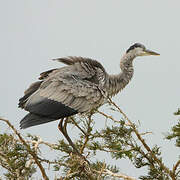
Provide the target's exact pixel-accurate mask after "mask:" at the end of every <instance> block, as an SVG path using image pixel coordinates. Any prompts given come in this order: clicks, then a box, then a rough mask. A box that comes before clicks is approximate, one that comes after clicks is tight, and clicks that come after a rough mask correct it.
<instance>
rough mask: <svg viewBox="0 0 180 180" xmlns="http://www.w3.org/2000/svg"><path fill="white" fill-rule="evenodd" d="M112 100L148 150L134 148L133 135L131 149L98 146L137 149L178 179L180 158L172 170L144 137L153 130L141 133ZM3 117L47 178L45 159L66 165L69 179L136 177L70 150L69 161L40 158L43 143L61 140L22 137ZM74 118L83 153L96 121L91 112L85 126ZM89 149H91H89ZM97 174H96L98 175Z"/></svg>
mask: <svg viewBox="0 0 180 180" xmlns="http://www.w3.org/2000/svg"><path fill="white" fill-rule="evenodd" d="M109 102H110V104H111V105H113V106H114V107H115V108H116V109H117V110H118V111H119V112H120V113H121V114H122V115H123V117H124V119H125V120H126V121H127V124H125V125H126V126H128V127H130V128H131V129H132V130H133V131H132V132H134V134H135V136H136V137H137V139H138V140H139V141H140V142H141V144H142V145H143V146H142V147H144V148H143V149H145V150H146V151H147V153H146V152H144V150H143V149H141V148H137V149H136V148H135V147H136V146H135V145H136V142H134V139H131V140H130V141H128V142H129V144H128V142H127V146H128V147H129V150H128V148H127V147H126V148H127V150H123V149H122V150H116V149H110V147H108V146H107V148H106V146H103V145H101V146H100V147H99V149H98V150H100V151H105V152H110V153H126V152H128V151H129V152H131V151H136V152H138V153H139V154H141V155H142V156H143V157H144V158H145V159H146V160H147V161H148V162H149V163H150V164H151V166H152V167H154V168H155V166H156V164H158V165H159V166H160V168H161V169H163V171H164V172H166V173H167V174H168V175H169V176H170V177H171V178H172V180H175V178H176V176H178V174H179V173H180V171H179V166H180V160H179V161H177V162H176V163H175V164H174V166H173V168H172V170H170V169H169V168H167V167H166V166H165V165H164V163H163V162H162V160H161V159H160V158H158V156H157V155H156V154H155V153H154V152H153V149H151V148H150V147H149V146H148V144H147V143H146V142H145V140H144V139H143V137H142V136H144V135H146V134H149V133H151V132H145V133H139V131H138V129H137V127H136V125H135V124H133V123H132V121H131V120H130V119H129V118H128V117H127V115H126V114H125V113H124V112H123V111H122V110H121V108H120V107H119V106H118V105H116V104H115V103H114V102H113V101H112V100H111V99H109ZM96 112H98V113H99V114H101V115H102V116H104V117H105V118H106V119H111V120H112V121H113V122H115V123H120V121H119V120H116V119H115V118H113V117H112V116H109V115H107V114H106V113H104V112H101V111H99V110H97V111H96ZM0 120H1V121H4V122H5V123H7V124H8V126H9V127H10V128H11V129H12V130H13V131H14V133H15V134H16V135H17V136H18V138H19V140H20V141H21V142H22V144H23V145H24V146H25V147H26V148H27V150H28V152H29V154H31V156H32V159H33V162H35V163H36V164H37V166H38V167H39V169H40V171H41V174H42V176H43V178H44V179H45V180H48V177H47V175H46V172H45V169H44V167H43V166H42V163H47V164H49V165H50V164H53V165H58V166H59V167H65V168H67V171H66V175H65V176H64V178H63V179H70V178H74V177H78V176H79V175H81V174H83V173H84V174H85V175H86V177H88V178H89V179H92V180H94V179H96V178H97V179H99V180H100V179H101V177H102V176H103V175H104V176H110V177H116V178H120V179H124V180H135V178H134V177H130V176H127V175H125V174H123V173H115V172H113V171H111V170H110V169H109V168H107V167H106V165H105V164H101V168H100V169H98V170H97V169H95V168H94V167H92V166H91V165H92V164H88V163H87V162H86V161H85V160H80V159H79V160H78V158H80V157H78V156H77V157H76V156H75V155H71V154H68V156H69V157H68V156H64V157H66V158H69V160H67V161H61V160H60V161H56V160H54V161H51V160H48V159H43V158H40V157H39V156H38V155H37V151H38V148H39V145H40V144H44V145H46V146H48V147H49V148H51V149H52V150H53V149H54V150H57V149H58V148H59V145H58V144H52V143H49V142H45V141H43V140H42V139H41V138H40V137H38V138H37V140H32V141H28V140H24V139H23V138H22V136H21V135H20V133H19V132H18V131H17V130H16V129H15V128H14V126H13V125H11V123H10V122H9V121H8V120H6V119H3V118H0ZM71 120H72V122H73V124H74V125H75V126H76V127H77V128H78V129H79V130H80V131H81V132H82V136H81V140H82V141H80V142H79V144H78V146H79V149H80V153H81V154H83V153H84V149H85V148H88V146H87V144H88V142H89V141H90V140H93V138H96V134H92V132H91V131H92V127H91V123H92V122H93V120H92V118H91V115H90V116H89V117H88V119H87V122H86V123H87V124H86V126H85V128H84V127H83V128H82V127H81V126H80V125H79V124H78V123H77V122H76V121H75V120H74V119H73V118H72V119H71ZM65 125H66V124H65ZM100 137H101V136H100ZM83 138H84V139H83ZM97 138H98V136H97ZM101 138H102V137H101ZM131 141H132V142H131ZM30 144H32V145H33V149H32V148H31V147H30ZM67 146H68V145H67ZM88 150H90V149H88ZM61 151H62V152H63V149H61ZM64 152H65V153H66V152H67V153H68V151H64ZM0 156H1V157H3V154H0ZM88 157H89V156H86V157H85V158H88ZM3 158H4V157H3ZM73 158H74V160H73ZM81 159H82V158H81ZM76 160H77V161H76ZM76 162H78V168H77V169H75V170H74V171H73V168H74V167H75V166H76ZM116 172H117V171H116ZM95 174H96V175H97V176H95Z"/></svg>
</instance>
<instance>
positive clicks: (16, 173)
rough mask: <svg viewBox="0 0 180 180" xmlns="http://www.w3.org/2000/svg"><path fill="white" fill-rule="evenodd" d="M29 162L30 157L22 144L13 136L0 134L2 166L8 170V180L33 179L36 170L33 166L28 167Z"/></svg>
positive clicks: (6, 173)
mask: <svg viewBox="0 0 180 180" xmlns="http://www.w3.org/2000/svg"><path fill="white" fill-rule="evenodd" d="M28 161H29V162H30V156H29V153H28V151H27V149H26V147H25V146H24V145H22V143H20V142H19V141H18V140H17V139H15V137H14V136H13V135H12V134H6V133H4V134H0V165H1V166H2V167H3V168H4V169H6V172H5V174H4V175H5V177H6V178H7V179H12V178H13V179H14V178H15V179H16V178H24V179H28V178H29V177H31V176H32V174H33V173H35V172H36V169H35V168H34V166H33V165H30V166H28V164H27V162H28ZM25 177H26V178H25Z"/></svg>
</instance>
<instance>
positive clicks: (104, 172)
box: [96, 169, 136, 180]
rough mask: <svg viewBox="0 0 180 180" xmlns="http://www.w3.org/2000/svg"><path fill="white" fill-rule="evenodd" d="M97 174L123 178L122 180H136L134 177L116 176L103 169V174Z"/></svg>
mask: <svg viewBox="0 0 180 180" xmlns="http://www.w3.org/2000/svg"><path fill="white" fill-rule="evenodd" d="M96 172H97V173H102V174H105V175H109V176H113V177H118V178H123V179H124V180H136V179H135V178H134V177H131V176H127V175H125V174H122V173H121V174H116V173H113V172H112V171H110V170H108V169H105V170H104V171H103V172H101V171H96Z"/></svg>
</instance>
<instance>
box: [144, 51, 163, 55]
mask: <svg viewBox="0 0 180 180" xmlns="http://www.w3.org/2000/svg"><path fill="white" fill-rule="evenodd" d="M144 53H145V54H144V55H147V56H148V55H154V56H159V55H160V54H159V53H157V52H154V51H151V50H148V49H145V50H144Z"/></svg>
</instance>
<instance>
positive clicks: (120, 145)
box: [0, 105, 180, 180]
mask: <svg viewBox="0 0 180 180" xmlns="http://www.w3.org/2000/svg"><path fill="white" fill-rule="evenodd" d="M111 109H112V111H113V112H114V113H117V112H119V113H120V115H122V114H123V118H121V119H120V120H119V119H114V118H113V117H112V116H109V115H107V114H105V113H104V112H99V113H100V114H101V115H103V118H102V121H103V119H104V120H106V121H109V120H110V121H111V123H109V124H108V123H107V124H106V126H103V128H102V129H100V130H96V129H95V128H94V116H93V113H92V114H90V115H89V116H86V117H83V116H82V117H79V118H70V119H69V120H68V125H71V126H75V127H76V128H77V129H78V130H79V136H77V138H76V140H75V141H74V145H75V147H76V148H77V151H78V152H79V154H77V153H74V152H73V148H72V147H71V146H70V145H69V144H68V143H66V141H65V140H64V139H61V140H59V141H58V142H57V143H54V144H52V143H49V142H44V141H43V140H42V139H41V138H39V137H37V136H34V135H31V134H28V135H27V137H26V138H22V137H21V136H20V134H19V133H18V132H17V130H16V129H15V128H14V127H13V126H12V125H11V124H10V122H9V121H7V120H3V119H0V120H3V121H4V122H6V123H7V124H8V126H9V127H10V128H11V129H12V131H13V133H9V134H7V133H4V134H0V166H1V167H2V168H3V170H4V177H5V178H6V179H20V180H21V179H25V180H29V179H31V178H34V177H35V176H36V175H37V174H36V170H37V169H39V171H40V172H41V174H42V177H43V178H44V179H46V180H47V179H48V176H47V175H46V168H47V167H48V168H49V169H50V170H52V171H54V172H56V173H58V174H60V175H59V177H58V179H64V180H66V179H67V180H69V179H73V180H83V179H84V180H86V179H89V180H96V179H99V180H108V179H121V178H124V179H130V180H134V178H133V177H130V176H126V175H124V174H122V173H120V172H119V168H121V167H116V166H112V165H111V164H108V163H107V162H104V161H100V160H95V159H98V153H100V152H102V153H110V154H111V157H112V159H115V160H121V159H128V160H129V161H131V162H132V164H133V165H134V167H135V168H142V167H146V168H147V170H148V171H147V174H143V175H141V176H140V177H139V179H142V180H170V179H172V180H178V179H180V160H178V161H177V162H175V163H174V166H173V167H172V169H169V168H168V167H166V165H165V164H164V163H163V157H162V155H161V148H160V147H159V146H157V145H154V146H153V147H150V146H149V145H148V144H147V143H146V141H145V139H144V138H145V136H146V135H147V134H148V133H140V132H139V131H138V127H137V126H136V125H135V124H133V123H132V122H131V121H130V120H129V119H128V118H127V116H126V115H125V114H124V113H123V112H122V111H121V110H120V108H119V107H117V106H116V105H114V106H112V107H111ZM94 113H95V112H94ZM96 113H97V112H96ZM176 115H180V110H179V111H178V112H177V113H176ZM92 117H93V118H92ZM119 117H121V116H119ZM166 138H167V139H175V140H176V146H177V147H180V120H179V121H178V124H177V125H175V126H173V127H172V132H171V133H169V134H168V136H167V137H166ZM40 144H43V145H45V147H46V148H49V149H50V150H51V154H52V155H54V157H53V158H51V159H48V157H47V156H46V154H44V153H43V150H42V149H41V147H40ZM97 152H98V153H97Z"/></svg>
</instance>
